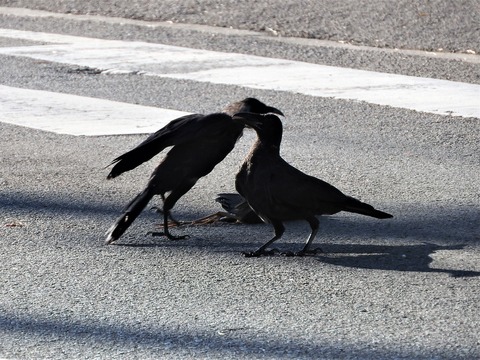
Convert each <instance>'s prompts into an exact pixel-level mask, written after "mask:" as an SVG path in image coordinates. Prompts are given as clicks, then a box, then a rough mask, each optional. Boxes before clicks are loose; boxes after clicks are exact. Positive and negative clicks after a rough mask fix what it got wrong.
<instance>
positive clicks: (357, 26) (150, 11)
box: [0, 0, 480, 53]
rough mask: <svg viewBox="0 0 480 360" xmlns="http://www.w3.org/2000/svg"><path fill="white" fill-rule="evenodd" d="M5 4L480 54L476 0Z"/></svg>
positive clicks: (55, 0) (0, 0)
mask: <svg viewBox="0 0 480 360" xmlns="http://www.w3.org/2000/svg"><path fill="white" fill-rule="evenodd" d="M0 5H1V6H16V7H26V8H32V9H41V10H50V11H57V12H62V13H72V14H97V15H107V16H115V17H123V18H134V19H142V20H162V21H173V22H180V23H191V24H207V25H213V26H221V27H233V28H236V29H247V30H255V31H267V32H269V33H272V34H274V35H281V36H287V37H288V36H296V37H306V38H314V39H326V40H335V41H345V42H348V43H352V44H362V45H369V46H379V47H392V48H404V49H422V50H430V51H439V50H440V51H442V50H443V51H449V52H466V51H467V50H473V51H475V52H476V53H479V52H480V40H479V39H480V2H479V1H478V0H459V1H448V0H434V1H430V0H421V1H409V0H399V1H370V0H344V1H336V0H324V1H312V0H309V1H308V0H301V1H299V0H285V1H278V0H262V1H254V0H242V1H238V0H203V1H197V0H183V1H179V0H165V1H151V0H134V1H125V0H122V1H115V2H114V3H112V2H111V1H110V0H95V1H83V0H72V1H62V0H0Z"/></svg>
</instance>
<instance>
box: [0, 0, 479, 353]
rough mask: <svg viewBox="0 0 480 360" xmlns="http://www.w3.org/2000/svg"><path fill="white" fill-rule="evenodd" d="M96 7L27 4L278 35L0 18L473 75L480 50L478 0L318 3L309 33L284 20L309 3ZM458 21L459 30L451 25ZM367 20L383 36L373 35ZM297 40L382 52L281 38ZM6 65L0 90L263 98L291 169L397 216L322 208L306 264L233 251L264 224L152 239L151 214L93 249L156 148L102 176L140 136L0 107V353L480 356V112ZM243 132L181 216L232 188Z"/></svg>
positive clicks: (296, 237)
mask: <svg viewBox="0 0 480 360" xmlns="http://www.w3.org/2000/svg"><path fill="white" fill-rule="evenodd" d="M24 3H27V2H23V1H0V5H1V6H7V5H8V6H23V5H25V4H24ZM71 3H72V2H71ZM107 3H110V2H95V4H98V7H97V6H96V7H95V9H93V5H88V4H85V5H82V4H83V2H82V3H80V4H78V3H77V4H75V6H73V8H67V7H66V5H64V4H63V2H54V1H49V2H47V1H29V2H28V4H29V7H35V8H38V9H46V10H50V11H57V12H69V13H98V14H100V15H108V16H118V17H127V18H140V19H148V20H173V21H180V22H187V23H188V22H191V23H201V24H204V23H205V22H206V23H207V24H208V25H216V24H218V25H222V26H233V27H235V28H246V29H249V30H265V29H267V28H270V29H273V30H275V31H277V32H280V33H281V34H282V35H283V37H282V38H279V37H277V36H274V34H273V33H272V32H271V31H269V30H267V31H263V32H262V33H261V34H257V33H245V32H235V30H228V31H222V29H211V28H198V27H195V26H190V25H188V24H187V25H179V26H175V25H172V26H168V24H167V25H165V26H163V25H162V26H160V27H152V24H153V23H151V22H148V23H143V22H129V21H127V20H123V21H119V20H118V19H114V20H112V19H110V21H108V19H105V18H102V17H99V16H93V17H86V18H85V17H84V18H77V17H76V16H73V15H69V16H65V17H64V16H61V17H54V16H51V15H48V14H42V13H33V14H32V13H31V14H23V15H18V14H17V15H12V14H10V15H9V14H8V13H9V9H6V10H5V9H0V10H1V11H0V28H10V29H18V30H30V31H42V32H52V33H61V34H70V35H78V36H88V37H98V38H102V39H118V40H130V41H133V40H136V41H149V42H153V43H164V44H170V45H178V46H189V47H195V48H205V49H210V50H217V51H227V52H228V51H235V52H238V53H245V54H254V55H262V56H270V57H277V58H283V59H292V60H299V61H307V62H312V63H317V64H326V65H334V66H341V67H350V68H355V69H366V70H374V71H380V72H382V71H383V72H391V73H397V74H403V75H411V76H425V77H432V78H436V79H445V80H455V81H459V82H465V83H471V84H478V83H479V82H480V77H479V74H480V61H479V60H478V56H477V55H475V54H473V53H474V52H478V38H479V36H478V31H479V27H478V18H479V17H478V16H473V14H474V12H475V11H476V10H478V2H475V1H470V2H467V1H464V2H455V4H450V3H449V2H440V1H439V2H433V3H432V2H429V3H428V4H430V5H428V6H427V5H418V6H419V7H418V8H415V9H414V8H413V7H412V6H411V5H408V6H407V5H405V4H404V5H405V6H404V10H405V12H404V13H401V14H399V13H393V15H392V10H391V7H392V6H393V5H389V4H387V3H380V2H378V3H377V2H376V3H375V4H377V7H376V9H375V11H373V10H371V9H372V6H373V5H368V4H366V2H365V4H364V5H365V6H363V7H362V6H357V7H356V8H355V9H352V7H350V8H349V7H348V6H347V5H345V7H341V6H340V5H338V7H330V8H329V7H328V6H330V5H331V4H329V3H325V9H324V11H321V12H319V11H318V10H316V11H317V13H320V14H323V15H322V16H318V17H315V16H313V14H314V12H313V10H312V11H309V12H305V13H307V14H308V17H309V18H311V19H317V20H318V22H315V21H314V20H311V21H314V22H313V23H312V22H309V21H307V20H305V21H302V19H301V18H300V17H299V16H298V12H299V11H300V9H299V7H298V5H297V4H300V5H302V6H303V8H308V7H307V6H313V5H311V4H310V3H309V2H295V3H293V2H292V4H290V5H289V3H285V2H281V3H280V2H273V1H270V2H262V5H252V4H249V3H247V2H242V3H241V4H239V5H238V8H239V9H240V8H241V7H243V6H249V9H251V11H250V12H249V13H248V15H249V16H248V20H249V21H246V19H245V18H241V17H239V16H238V13H236V12H233V10H231V9H230V8H229V11H228V14H230V17H227V16H222V15H225V13H224V12H221V11H220V10H222V9H225V8H223V7H220V8H219V10H218V11H215V12H214V13H215V14H217V15H216V17H215V16H213V15H212V16H213V18H208V19H209V20H205V17H206V16H207V15H208V16H210V15H209V14H211V12H212V11H211V10H210V9H217V8H216V7H215V4H216V3H215V2H212V4H210V3H208V6H207V3H206V2H202V4H198V3H194V2H192V3H190V2H188V3H182V2H171V3H170V2H164V3H163V5H156V6H153V5H152V3H153V2H147V1H130V2H128V3H125V4H124V3H122V2H115V4H114V5H110V6H107ZM270 3H272V4H273V5H276V7H267V6H266V5H267V4H270ZM92 4H93V3H92ZM175 4H183V5H175ZM223 4H226V5H225V6H227V5H228V2H223ZM280 4H282V5H284V6H285V7H284V6H281V5H280ZM352 4H353V2H352ZM372 4H373V3H372ZM397 4H400V5H401V4H402V3H401V2H397ZM400 5H398V6H400ZM434 5H435V6H434ZM25 6H26V5H25ZM163 6H167V7H165V8H164V7H163ZM218 6H220V5H218ZM332 6H333V5H332ZM200 8H201V9H200ZM10 10H11V12H12V13H13V12H14V9H13V8H12V9H10ZM94 10H95V11H94ZM200 10H201V11H200ZM340 13H341V14H347V15H348V17H347V19H350V20H351V21H350V23H351V27H346V28H345V27H342V26H340V25H339V24H338V23H335V21H333V19H331V18H332V17H331V16H327V14H340ZM437 13H440V14H441V16H440V15H438V16H437V15H435V18H434V17H433V15H434V14H437ZM234 14H236V15H235V16H233V15H234ZM359 14H364V15H365V16H362V15H359ZM409 14H410V15H412V14H416V16H410V15H409ZM46 15H48V16H46ZM199 15H202V17H201V18H200V17H199ZM367 15H368V16H367ZM387 15H390V16H387ZM380 17H381V18H384V19H391V20H390V21H392V22H393V23H395V24H404V26H406V27H407V28H408V29H407V30H408V31H407V30H405V31H404V32H390V30H391V28H392V26H390V27H389V26H380V25H379V24H378V23H376V22H375V21H374V20H375V19H377V18H380ZM337 18H340V17H337ZM195 19H196V20H195ZM264 19H270V20H271V21H272V23H268V24H267V23H265V22H264V21H263V20H264ZM272 19H274V20H272ZM459 19H460V20H459ZM220 20H221V21H223V23H222V22H220ZM250 20H251V21H250ZM287 20H288V21H287ZM235 21H238V23H237V22H235ZM422 21H428V22H429V23H435V24H437V23H441V24H442V25H445V28H444V30H445V31H442V32H438V33H436V34H437V35H438V36H436V37H432V36H431V35H429V33H428V31H422V27H421V26H420V24H422ZM367 22H368V24H366V23H367ZM410 23H413V24H414V25H412V26H411V27H408V25H409V24H410ZM279 24H281V25H283V26H284V28H282V27H281V25H279ZM328 24H329V25H330V26H327V25H328ZM415 24H416V25H415ZM453 24H456V25H455V26H456V27H455V29H456V31H457V32H452V31H449V30H448V29H449V26H454V25H453ZM324 25H325V26H324ZM262 26H263V28H262ZM333 26H336V28H338V29H343V31H344V32H340V31H339V32H338V33H337V32H335V31H333V30H332V27H333ZM336 28H335V29H336ZM318 29H326V30H324V31H325V32H326V33H327V34H324V35H322V33H321V32H319V30H318ZM359 29H360V30H361V31H359ZM389 29H390V30H389ZM415 29H416V30H415ZM417 30H418V31H417ZM322 31H323V30H322ZM379 31H382V32H383V33H382V34H385V35H384V41H385V42H384V43H380V44H378V42H376V41H375V40H376V39H377V38H378V36H377V35H376V32H379ZM305 32H308V33H309V34H310V33H311V34H314V35H313V36H311V37H316V38H320V39H329V40H336V41H337V40H346V41H347V42H351V43H353V44H362V45H365V46H372V45H380V47H379V48H377V47H375V48H370V47H360V48H356V47H355V46H350V45H349V46H344V45H343V44H338V42H336V41H335V42H332V43H323V42H322V43H316V42H313V43H312V42H308V41H307V42H304V39H289V38H288V36H289V35H295V36H296V35H303V34H304V33H305ZM349 34H350V35H349ZM351 34H355V36H356V37H355V38H354V37H353V35H351ZM264 35H267V36H264ZM387 35H388V36H387ZM382 36H383V35H382ZM28 45H38V43H37V42H29V41H27V40H19V39H11V38H0V46H1V47H12V46H28ZM394 47H404V48H407V49H410V50H428V49H438V48H439V47H442V48H443V49H446V50H445V51H444V52H443V55H442V56H437V55H433V54H426V53H423V52H421V51H420V52H409V51H406V52H403V51H391V50H389V49H388V48H394ZM467 50H471V51H470V52H467ZM0 64H1V65H0V84H1V85H5V86H10V87H15V88H25V89H34V90H46V91H50V92H52V93H64V94H72V95H79V96H83V97H91V98H98V99H105V100H114V101H120V102H125V103H130V104H138V105H142V106H155V107H160V108H168V109H175V110H179V111H186V112H214V111H217V110H219V109H221V108H222V107H223V106H225V104H227V103H229V102H231V101H232V100H237V99H241V98H243V97H246V96H254V97H257V98H259V99H261V100H262V101H264V102H266V103H268V104H270V105H272V106H275V107H277V108H279V109H281V110H282V111H283V112H284V113H285V114H286V118H285V119H284V127H285V131H284V140H283V143H282V155H283V156H284V158H285V159H286V160H288V161H289V162H291V163H292V164H294V165H295V166H296V167H298V168H300V169H302V170H303V171H304V172H306V173H309V174H312V175H315V176H317V177H320V178H322V179H324V180H326V181H328V182H330V183H332V184H333V185H335V186H336V187H338V188H340V189H341V190H342V191H344V192H345V193H347V194H350V195H353V196H355V197H357V198H360V199H362V200H364V201H366V202H368V203H371V204H372V205H374V206H375V207H376V208H378V209H380V210H384V211H387V212H389V213H392V214H393V215H394V218H393V219H391V220H382V221H381V220H377V219H370V218H366V217H362V216H360V215H354V214H338V215H335V216H330V217H324V218H321V222H320V226H321V227H320V231H319V234H318V237H317V239H316V241H315V245H317V246H321V247H322V248H323V250H324V251H325V252H324V253H323V254H318V255H316V256H311V257H303V258H297V257H282V256H273V257H263V258H253V259H252V258H245V257H243V256H242V255H241V252H242V251H244V250H253V249H255V248H256V247H258V246H259V245H261V244H262V243H263V242H264V241H266V240H267V239H268V238H269V237H270V236H271V232H272V230H271V228H270V227H269V226H267V225H249V226H246V225H227V224H223V225H215V226H207V227H205V226H204V227H186V228H180V229H172V232H175V234H177V233H178V234H182V233H188V234H190V235H191V237H190V238H189V239H187V240H183V241H167V240H164V239H162V238H152V237H150V236H146V233H147V232H148V231H150V230H152V229H154V228H155V227H156V226H157V225H158V223H159V221H160V219H159V217H158V215H156V214H153V213H150V212H148V211H146V212H144V213H143V214H142V216H141V217H139V218H138V219H137V221H136V222H135V224H134V225H133V226H132V227H131V228H130V229H129V231H128V232H127V233H126V234H125V235H124V237H122V238H121V239H120V240H119V241H118V244H117V245H112V246H106V245H104V243H103V241H104V233H105V231H106V230H107V229H108V228H109V226H110V225H111V224H112V223H113V221H114V220H115V218H116V216H118V214H119V212H120V210H121V209H122V207H123V206H124V205H125V204H126V203H127V202H128V201H129V200H130V199H131V198H132V197H133V196H134V195H135V194H136V193H137V192H138V191H139V190H140V189H141V188H142V186H143V185H144V184H145V182H146V181H147V179H148V176H149V174H150V172H151V171H152V169H153V167H154V166H155V164H156V160H153V161H151V162H149V163H147V164H144V165H142V166H141V167H139V168H138V169H136V170H135V171H132V172H130V173H127V174H125V175H122V176H121V177H120V178H119V179H116V180H114V181H106V175H107V173H108V169H105V168H104V167H105V166H106V165H108V163H109V162H110V161H111V160H112V159H113V158H115V157H116V156H118V155H119V154H121V153H123V152H124V151H126V150H128V149H130V148H131V147H132V146H134V145H136V144H137V143H139V142H140V141H141V140H142V139H143V138H144V135H122V136H72V135H62V134H57V133H53V132H46V131H40V130H35V129H32V128H29V127H22V126H16V125H11V124H8V123H5V122H3V121H2V118H3V117H8V116H9V114H5V113H0V116H1V117H2V118H0V134H1V137H2V143H1V151H0V162H1V172H0V241H1V243H0V244H1V253H0V276H1V279H2V281H1V282H0V295H1V296H0V358H8V359H33V358H54V359H62V358H66V359H67V358H68V359H84V358H112V359H113V358H114V359H132V358H149V359H154V358H155V359H158V358H177V359H201V358H205V359H207V358H208V359H216V358H218V359H257V358H258V359H292V358H298V359H318V358H325V359H338V358H341V359H462V358H463V359H475V358H479V357H480V340H479V339H480V337H479V335H478V334H479V329H480V315H479V312H478V307H479V303H480V302H479V300H480V295H479V294H480V282H479V275H480V249H479V243H480V225H479V224H480V221H479V220H480V195H479V188H480V179H479V176H478V174H479V173H480V166H479V165H480V152H479V151H478V144H479V138H480V125H479V121H480V119H478V118H466V117H456V116H446V115H438V114H430V113H423V112H417V111H412V110H408V109H405V108H394V107H390V106H381V105H375V104H370V103H366V102H361V101H354V100H342V99H334V98H328V97H327V98H326V97H315V96H308V95H301V94H297V93H291V92H288V91H274V90H262V89H251V88H246V87H241V86H234V85H226V84H212V83H208V82H197V81H193V80H182V79H172V78H162V77H155V76H145V75H142V74H141V73H138V74H134V73H130V74H102V73H99V72H98V71H95V69H92V68H86V67H81V66H75V65H72V64H61V63H57V62H49V61H44V60H38V59H33V58H27V57H19V56H8V55H0ZM280 76H281V74H280ZM27 105H28V104H27ZM113 121H114V119H113ZM254 138H255V137H254V134H253V133H252V132H250V131H247V132H246V133H245V135H244V137H243V138H242V139H241V141H240V142H239V144H238V146H237V147H236V148H235V149H234V151H233V152H232V153H231V154H230V155H229V156H228V157H227V158H226V160H225V161H224V162H222V163H221V164H220V165H219V166H218V167H217V168H215V170H214V171H213V172H212V173H211V174H210V175H209V176H208V177H206V178H204V179H201V180H200V181H199V182H198V183H197V185H196V186H195V187H194V189H193V190H192V191H191V192H189V193H188V194H187V195H186V196H185V197H184V198H182V199H181V200H180V201H179V202H178V204H177V206H176V207H175V209H174V214H175V215H176V216H177V217H178V218H180V219H194V218H197V217H200V216H204V215H207V214H209V213H211V212H214V211H217V210H218V209H219V207H218V204H216V203H215V202H214V201H213V198H214V197H215V195H216V194H217V193H218V192H226V191H233V190H234V184H233V182H234V174H235V172H236V171H237V169H238V166H239V164H240V163H241V161H242V159H243V157H244V156H245V154H246V153H247V151H248V148H249V147H250V145H251V144H252V142H253V140H254ZM159 201H160V199H157V200H156V202H159ZM152 205H153V204H152ZM286 227H287V231H286V232H285V235H284V237H283V238H282V240H280V241H279V242H278V244H277V246H278V248H280V249H282V250H291V249H300V248H301V246H302V245H303V242H304V241H305V239H306V237H307V234H308V225H307V224H306V223H304V222H291V223H287V224H286Z"/></svg>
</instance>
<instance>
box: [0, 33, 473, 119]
mask: <svg viewBox="0 0 480 360" xmlns="http://www.w3.org/2000/svg"><path fill="white" fill-rule="evenodd" d="M0 36H2V37H7V38H17V39H27V40H35V41H44V42H48V43H50V44H47V45H38V46H18V47H4V48H0V54H8V55H15V56H25V57H30V58H35V59H42V60H47V61H53V62H60V63H66V64H75V65H79V66H86V67H91V68H96V69H99V70H103V71H105V72H111V73H115V72H126V73H130V72H135V73H145V74H148V75H154V76H161V77H168V78H178V79H187V80H195V81H203V82H210V83H218V84H232V85H239V86H244V87H249V88H258V89H270V90H277V91H288V92H295V93H300V94H307V95H312V96H319V97H333V98H339V99H352V100H361V101H366V102H369V103H373V104H379V105H388V106H393V107H399V108H406V109H412V110H417V111H422V112H428V113H435V114H444V115H457V116H464V117H476V118H480V85H476V84H468V83H461V82H454V81H447V80H437V79H430V78H418V77H413V76H404V75H395V74H386V73H378V72H373V71H364V70H354V69H347V68H338V67H333V66H324V65H316V64H310V63H305V62H299V61H289V60H282V59H273V58H265V57H259V56H252V55H243V54H234V53H222V52H215V51H207V50H198V49H189V48H183V47H177V46H168V45H162V44H153V43H145V42H125V41H117V40H102V39H92V38H84V37H76V36H67V35H58V34H47V33H36V32H29V31H19V30H10V29H0Z"/></svg>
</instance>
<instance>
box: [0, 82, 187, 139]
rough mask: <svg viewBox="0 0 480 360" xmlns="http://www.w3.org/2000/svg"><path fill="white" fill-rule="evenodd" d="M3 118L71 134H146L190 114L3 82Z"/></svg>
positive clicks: (0, 89) (0, 109)
mask: <svg viewBox="0 0 480 360" xmlns="http://www.w3.org/2000/svg"><path fill="white" fill-rule="evenodd" d="M0 114H1V116H2V118H1V119H0V121H3V122H6V123H10V124H15V125H21V126H27V127H31V128H35V129H40V130H45V131H51V132H56V133H60V134H70V135H89V136H92V135H95V136H96V135H120V134H137V133H138V134H147V133H151V132H154V131H156V130H158V129H159V128H161V127H163V126H164V125H166V124H167V123H168V122H170V120H172V119H175V118H177V117H180V116H183V115H186V114H188V113H186V112H182V111H176V110H170V109H160V108H156V107H150V106H140V105H133V104H126V103H122V102H117V101H110V100H102V99H96V98H89V97H84V96H76V95H69V94H60V93H53V92H50V91H41V90H29V89H19V88H15V87H10V86H3V85H0Z"/></svg>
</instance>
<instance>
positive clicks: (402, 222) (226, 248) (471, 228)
mask: <svg viewBox="0 0 480 360" xmlns="http://www.w3.org/2000/svg"><path fill="white" fill-rule="evenodd" d="M1 195H3V196H1ZM67 200H68V201H67ZM0 207H2V208H3V209H4V210H6V211H11V212H12V214H14V213H19V212H23V211H27V212H31V211H33V212H35V213H39V212H42V213H46V214H54V215H68V216H70V215H71V216H73V215H76V216H78V215H82V216H85V215H87V216H92V217H95V218H98V216H101V217H109V218H110V217H111V218H112V219H114V218H115V216H116V211H115V209H114V208H113V207H112V206H111V205H106V204H104V203H101V202H95V201H85V199H75V201H73V200H72V199H61V198H57V197H55V196H54V197H53V198H47V199H45V198H38V199H37V198H33V197H29V196H25V195H23V196H21V197H18V196H15V197H14V196H12V195H11V194H0ZM412 210H415V209H412ZM459 211H461V213H460V214H459V213H458V212H459ZM76 216H74V217H73V218H76ZM175 216H177V217H178V218H179V219H183V218H195V217H196V216H198V213H196V212H192V213H188V212H185V211H180V212H175ZM148 217H150V219H151V220H154V221H155V222H157V220H158V215H156V214H155V215H154V214H151V213H150V215H149V216H146V218H147V220H148ZM112 221H113V220H112ZM321 221H322V223H321V225H320V232H319V234H318V236H317V239H316V240H315V241H314V244H313V245H314V246H321V247H322V249H323V250H324V251H325V253H319V254H317V255H315V256H314V258H315V259H316V260H318V261H319V262H321V263H324V264H330V265H334V266H343V267H351V268H363V269H376V270H387V271H405V272H407V271H410V272H428V273H447V274H450V275H451V276H454V277H476V276H480V272H478V271H471V270H460V269H457V270H456V269H439V268H432V267H430V265H431V264H432V262H433V260H434V259H433V258H432V254H434V253H435V252H438V251H455V250H462V249H463V248H465V246H467V245H471V244H478V242H479V240H480V238H479V237H478V235H477V236H476V235H473V236H472V235H471V234H475V233H478V232H477V230H478V225H476V224H477V223H478V210H477V209H475V208H461V207H458V208H455V209H453V208H452V209H445V208H444V209H442V212H436V211H435V212H431V211H430V212H426V211H416V212H415V211H414V212H413V213H411V214H410V215H408V216H403V217H395V218H394V219H392V220H388V221H382V222H377V221H376V220H370V219H366V218H362V217H357V216H352V217H344V216H342V217H322V220H321ZM302 223H303V225H300V224H302ZM305 226H306V225H305V224H304V222H301V221H300V222H298V221H297V222H289V223H286V227H287V232H286V233H285V235H284V237H283V238H282V239H285V240H286V239H291V238H292V233H298V234H302V235H299V236H301V237H302V241H303V237H304V235H305V236H306V233H305V231H307V232H308V229H307V228H306V227H305ZM229 227H233V228H234V229H235V230H234V232H231V231H230V230H229ZM203 228H206V230H205V231H204V230H203V229H201V227H199V228H198V229H196V230H195V231H193V229H189V228H188V227H179V228H175V229H174V230H172V232H174V234H177V233H179V234H184V233H187V234H188V233H189V232H190V230H192V237H191V238H190V239H186V240H182V241H167V242H165V241H157V240H154V241H153V242H152V241H150V240H149V241H147V242H135V243H131V242H123V241H119V242H118V243H115V245H117V246H125V247H137V248H145V247H169V248H172V247H182V248H192V249H196V248H199V249H200V248H202V249H203V250H205V249H206V248H208V247H209V248H210V250H211V251H212V252H226V253H232V252H235V253H237V252H238V253H240V251H242V250H247V249H250V250H252V249H253V248H255V246H258V245H260V244H261V243H262V241H263V240H264V241H266V240H267V239H268V237H269V236H270V233H271V228H270V227H269V226H265V225H262V224H260V225H245V224H241V225H232V224H224V225H221V226H217V225H213V226H210V225H209V226H206V227H203ZM233 228H232V229H233ZM158 229H159V227H158V222H157V223H156V224H155V225H154V226H152V229H148V230H158ZM137 230H138V228H137ZM146 232H147V231H145V233H146ZM201 233H203V234H204V235H201V237H202V238H200V240H202V239H204V241H198V240H199V237H198V234H201ZM247 234H248V237H249V238H254V239H255V240H256V239H259V238H260V237H261V238H262V239H263V240H262V241H260V242H259V243H258V244H255V245H254V244H253V242H254V241H253V240H252V242H248V243H247V242H244V241H242V242H241V243H239V242H238V241H237V242H235V241H231V240H229V239H231V238H233V237H238V238H244V239H245V236H247ZM468 234H470V235H468ZM210 237H211V238H212V239H211V240H213V241H211V240H210ZM297 237H298V236H297ZM135 238H137V239H138V236H135ZM334 238H337V239H353V238H359V239H368V240H369V241H370V240H373V241H375V242H377V243H378V241H383V239H385V243H386V244H385V245H378V244H375V245H374V244H358V243H357V244H352V243H351V242H350V243H348V244H340V243H325V242H324V241H323V239H334ZM95 239H96V241H97V239H98V237H95ZM387 239H388V240H387ZM395 239H401V240H406V239H408V240H413V241H414V242H415V244H414V245H411V244H407V245H404V244H401V245H388V244H389V243H391V242H390V241H394V240H395ZM418 239H422V240H423V241H426V242H422V243H418ZM458 239H462V240H461V241H462V243H459V242H460V241H459V240H458ZM191 240H194V241H191ZM387 241H388V242H387ZM370 242H371V241H370ZM435 243H442V244H443V245H439V244H435ZM275 246H277V247H281V248H284V247H290V246H291V243H289V244H286V243H285V244H283V242H282V241H277V242H276V243H275Z"/></svg>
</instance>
